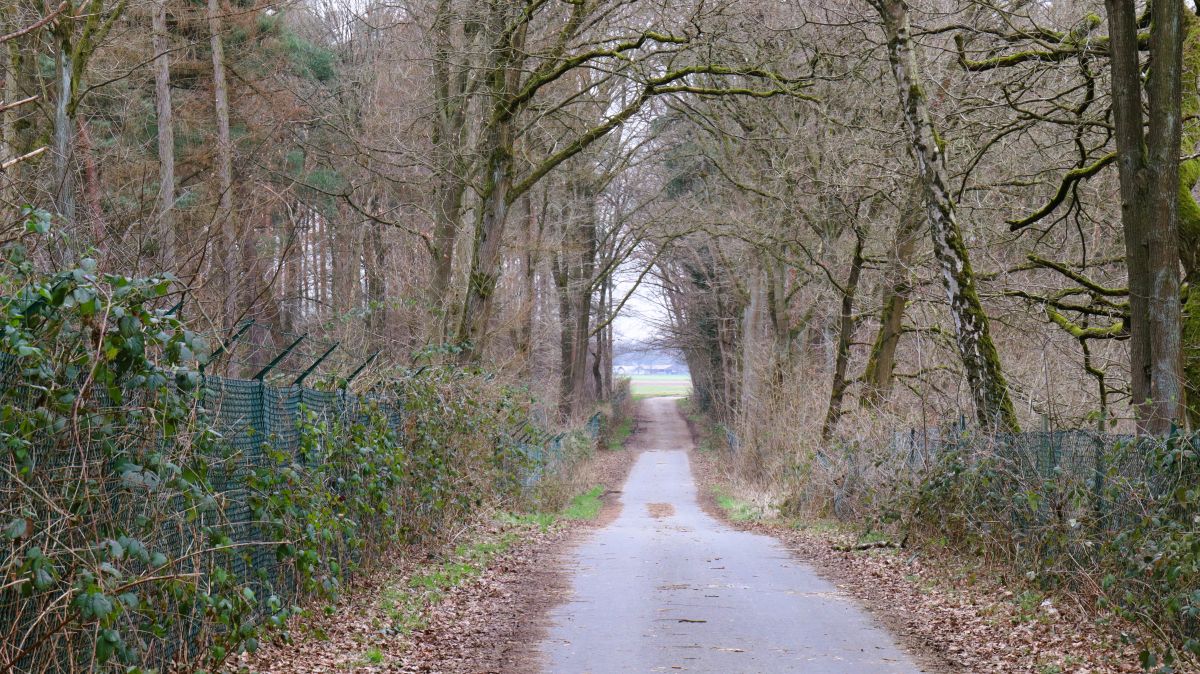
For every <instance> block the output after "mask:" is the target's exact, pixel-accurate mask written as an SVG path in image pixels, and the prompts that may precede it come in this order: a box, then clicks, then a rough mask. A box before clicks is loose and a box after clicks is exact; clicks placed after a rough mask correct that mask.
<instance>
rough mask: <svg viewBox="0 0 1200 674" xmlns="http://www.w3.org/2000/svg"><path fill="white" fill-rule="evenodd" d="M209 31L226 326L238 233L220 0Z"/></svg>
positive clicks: (232, 312) (233, 297)
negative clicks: (235, 221) (234, 206)
mask: <svg viewBox="0 0 1200 674" xmlns="http://www.w3.org/2000/svg"><path fill="white" fill-rule="evenodd" d="M207 18H208V32H209V44H210V46H211V49H212V65H213V109H214V112H215V115H216V122H217V147H216V152H217V155H216V166H215V167H214V168H215V171H216V178H217V185H216V188H217V212H216V215H215V217H214V218H213V224H214V226H215V227H216V228H217V231H218V232H219V233H220V254H219V263H220V267H221V273H220V274H219V275H220V276H221V278H222V279H223V284H222V288H221V292H222V295H221V321H222V323H223V325H224V327H225V329H226V330H229V329H231V328H233V324H234V322H235V321H236V320H237V312H238V307H237V304H238V302H237V297H238V293H237V282H238V279H237V274H236V273H234V271H233V270H235V269H237V268H238V264H237V241H236V238H237V233H236V231H235V225H234V221H233V140H232V138H231V136H230V133H229V85H228V83H227V81H226V79H225V42H224V39H223V38H222V37H221V3H220V0H208V15H207Z"/></svg>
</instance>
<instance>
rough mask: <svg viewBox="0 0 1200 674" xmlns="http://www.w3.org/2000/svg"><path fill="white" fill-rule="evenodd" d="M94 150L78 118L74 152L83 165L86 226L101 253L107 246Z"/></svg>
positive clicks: (83, 124)
mask: <svg viewBox="0 0 1200 674" xmlns="http://www.w3.org/2000/svg"><path fill="white" fill-rule="evenodd" d="M94 150H95V146H94V145H93V143H92V134H91V132H90V131H88V124H87V120H86V119H83V118H80V119H79V141H78V143H77V147H76V148H75V153H76V155H78V156H79V160H80V163H81V164H82V165H83V201H84V204H85V205H86V208H87V210H86V211H85V213H86V214H87V226H88V229H89V230H90V232H91V240H92V245H94V246H95V247H96V249H97V250H98V251H100V253H101V254H103V252H104V250H105V249H106V248H107V247H108V241H107V228H106V227H105V225H104V207H103V205H102V202H101V196H100V167H99V166H98V165H97V164H96V157H95V155H94V154H93V152H94Z"/></svg>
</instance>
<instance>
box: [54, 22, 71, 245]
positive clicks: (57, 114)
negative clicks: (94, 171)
mask: <svg viewBox="0 0 1200 674" xmlns="http://www.w3.org/2000/svg"><path fill="white" fill-rule="evenodd" d="M54 37H55V38H56V40H57V42H58V49H57V51H56V52H55V62H54V65H55V70H56V71H57V73H58V75H57V79H58V91H57V94H58V98H57V100H56V101H55V103H54V145H53V147H54V195H55V198H54V207H55V210H56V211H58V216H59V217H60V218H62V219H63V221H64V222H65V223H66V224H67V231H69V232H73V231H74V225H75V199H76V195H75V191H76V185H75V183H76V181H75V167H74V162H73V159H74V155H75V119H74V115H73V114H72V111H73V109H74V97H75V80H74V77H75V62H74V51H75V50H74V47H73V46H72V45H71V22H70V21H61V22H59V25H58V26H57V27H56V28H55V30H54Z"/></svg>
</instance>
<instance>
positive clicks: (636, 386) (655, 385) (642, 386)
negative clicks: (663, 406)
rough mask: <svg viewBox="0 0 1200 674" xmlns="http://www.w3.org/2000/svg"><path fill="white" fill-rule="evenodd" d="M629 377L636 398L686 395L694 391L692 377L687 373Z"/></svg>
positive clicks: (631, 390)
mask: <svg viewBox="0 0 1200 674" xmlns="http://www.w3.org/2000/svg"><path fill="white" fill-rule="evenodd" d="M629 379H630V393H632V394H633V397H634V398H658V397H662V396H686V395H690V394H691V392H692V379H691V378H690V377H688V376H687V375H685V374H634V375H630V376H629Z"/></svg>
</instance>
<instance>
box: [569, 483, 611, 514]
mask: <svg viewBox="0 0 1200 674" xmlns="http://www.w3.org/2000/svg"><path fill="white" fill-rule="evenodd" d="M603 493H604V485H596V486H595V487H592V488H591V489H589V490H587V491H585V492H583V493H582V494H579V495H578V496H576V497H575V498H573V499H571V505H569V506H567V508H566V510H564V511H563V514H562V516H563V519H568V520H594V519H596V517H597V516H598V515H599V514H600V507H601V506H603V505H604V504H603V503H602V502H601V501H600V495H601V494H603Z"/></svg>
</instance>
